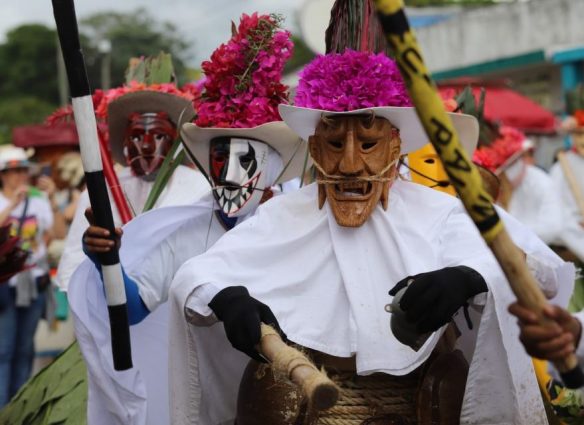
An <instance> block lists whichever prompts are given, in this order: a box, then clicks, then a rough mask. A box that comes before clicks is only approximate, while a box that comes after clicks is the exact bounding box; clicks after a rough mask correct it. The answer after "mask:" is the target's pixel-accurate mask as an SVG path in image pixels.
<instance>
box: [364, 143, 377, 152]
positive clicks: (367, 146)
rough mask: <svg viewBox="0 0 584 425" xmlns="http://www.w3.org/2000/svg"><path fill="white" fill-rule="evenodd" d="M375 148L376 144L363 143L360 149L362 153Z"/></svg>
mask: <svg viewBox="0 0 584 425" xmlns="http://www.w3.org/2000/svg"><path fill="white" fill-rule="evenodd" d="M375 146H377V142H364V143H363V144H361V148H362V149H363V150H364V151H368V150H370V149H373V148H374V147H375Z"/></svg>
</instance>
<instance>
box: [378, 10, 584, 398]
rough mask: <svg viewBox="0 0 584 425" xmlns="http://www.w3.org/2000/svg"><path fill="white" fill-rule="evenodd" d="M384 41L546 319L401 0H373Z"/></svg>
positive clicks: (524, 291) (435, 141) (457, 175)
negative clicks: (457, 128)
mask: <svg viewBox="0 0 584 425" xmlns="http://www.w3.org/2000/svg"><path fill="white" fill-rule="evenodd" d="M375 3H376V7H377V12H378V16H379V19H380V21H381V24H382V26H383V29H384V32H385V34H386V36H387V40H388V43H389V45H390V47H391V48H392V50H393V52H394V54H395V57H396V60H397V63H398V65H399V69H400V72H401V74H402V75H403V77H404V80H405V82H406V85H407V88H408V92H409V94H410V97H411V98H412V100H413V102H414V105H415V108H416V112H417V114H418V117H419V118H420V121H421V123H422V125H423V127H424V129H425V130H426V134H427V135H428V137H429V139H430V141H431V142H432V145H434V148H435V149H436V152H437V153H438V155H439V156H440V159H441V160H442V163H443V164H444V168H445V169H446V172H447V174H448V177H449V178H450V181H451V182H452V184H453V186H454V187H455V189H456V192H457V193H458V195H459V197H460V199H461V201H462V203H463V204H464V206H465V208H466V210H467V212H468V213H469V215H470V216H471V218H472V220H473V221H474V223H475V224H476V226H477V227H478V229H479V231H480V232H481V235H482V236H483V238H484V240H485V241H486V242H487V244H488V245H489V247H490V248H491V251H492V252H493V254H494V255H495V257H496V258H497V261H498V262H499V264H500V265H501V268H502V269H503V271H504V273H505V276H506V277H507V280H508V282H509V284H510V285H511V289H512V290H513V292H514V293H515V296H516V297H517V299H518V301H519V302H520V303H521V304H522V305H524V306H525V307H527V308H529V309H530V310H532V311H534V312H535V313H536V314H537V315H538V316H539V318H540V320H541V321H542V323H544V322H547V320H546V319H545V317H544V316H543V314H542V309H543V307H544V306H545V305H546V303H547V300H546V298H545V296H544V295H543V293H542V291H541V289H540V288H539V286H538V284H537V282H536V281H535V279H534V278H533V276H531V274H530V273H529V270H528V269H527V264H526V262H525V259H524V256H523V253H522V252H521V251H520V250H519V248H517V246H515V244H514V243H513V241H512V240H511V238H510V237H509V234H508V233H507V231H506V230H505V228H504V226H503V223H502V221H501V220H500V218H499V216H498V214H497V212H496V211H495V208H494V206H493V203H492V199H491V197H490V196H489V194H488V193H487V192H486V191H485V189H484V188H483V185H482V184H481V177H480V174H479V171H478V170H477V168H476V167H475V166H474V165H473V163H472V161H470V160H469V158H468V155H467V154H466V152H465V151H464V149H463V148H462V145H461V144H460V141H459V140H458V135H457V134H456V131H455V129H454V127H453V125H452V122H451V120H450V118H449V117H448V115H447V114H446V111H445V110H444V106H443V103H442V100H441V98H440V96H439V95H438V91H437V89H436V85H435V84H434V81H433V80H432V77H431V76H430V72H429V71H428V69H427V67H426V65H425V63H424V60H423V57H422V52H421V50H420V48H419V46H418V42H417V40H416V38H415V35H414V33H413V31H412V30H411V29H410V26H409V23H408V20H407V17H406V14H405V11H404V5H403V0H375ZM555 366H556V368H557V369H558V371H559V372H560V373H561V375H562V379H563V381H564V383H565V384H566V385H567V386H568V387H570V388H579V387H580V386H582V385H584V374H582V370H581V369H580V367H579V366H578V360H577V358H576V356H575V355H574V354H572V355H570V356H569V357H568V358H566V359H564V360H563V361H561V362H558V363H556V364H555Z"/></svg>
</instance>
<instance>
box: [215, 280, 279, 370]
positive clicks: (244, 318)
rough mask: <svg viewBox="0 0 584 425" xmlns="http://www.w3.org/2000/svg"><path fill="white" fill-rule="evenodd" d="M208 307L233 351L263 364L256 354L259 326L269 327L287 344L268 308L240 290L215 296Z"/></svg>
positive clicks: (231, 287) (231, 290)
mask: <svg viewBox="0 0 584 425" xmlns="http://www.w3.org/2000/svg"><path fill="white" fill-rule="evenodd" d="M209 307H210V308H211V310H213V312H214V313H215V315H216V316H217V318H218V319H219V320H221V321H223V326H224V327H225V333H226V334H227V339H228V340H229V342H230V343H231V345H232V346H233V348H235V349H237V350H239V351H242V352H244V353H245V354H247V355H248V356H250V357H251V358H252V359H254V360H257V361H258V362H263V363H265V360H264V359H263V358H262V357H261V356H260V354H259V353H258V351H257V350H256V346H257V344H259V342H260V338H261V329H260V325H261V323H262V322H263V323H265V324H266V325H270V326H272V327H273V328H274V329H275V330H276V331H277V332H278V333H279V334H280V336H281V337H282V339H283V340H284V341H286V340H287V338H286V335H285V334H284V332H282V330H281V329H280V325H279V324H278V321H277V320H276V317H275V316H274V313H272V310H270V307H268V306H267V305H265V304H263V303H261V302H259V301H258V300H256V299H255V298H253V297H252V296H250V295H249V292H248V291H247V288H245V287H243V286H230V287H228V288H225V289H223V290H222V291H220V292H218V293H217V295H215V296H214V297H213V299H212V300H211V302H210V303H209Z"/></svg>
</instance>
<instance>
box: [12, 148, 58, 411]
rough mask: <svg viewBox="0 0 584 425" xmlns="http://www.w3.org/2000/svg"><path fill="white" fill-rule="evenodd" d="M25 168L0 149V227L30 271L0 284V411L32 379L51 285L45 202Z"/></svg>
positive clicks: (22, 159) (16, 155) (22, 160)
mask: <svg viewBox="0 0 584 425" xmlns="http://www.w3.org/2000/svg"><path fill="white" fill-rule="evenodd" d="M29 167H30V163H29V161H28V157H27V155H26V152H25V151H24V150H23V149H21V148H17V147H14V146H3V147H1V148H0V180H1V181H2V192H1V193H0V224H4V223H9V224H10V225H11V229H12V230H11V233H12V235H14V236H16V237H19V238H20V241H21V242H20V247H21V249H24V250H26V251H28V252H29V253H30V255H29V258H28V260H27V264H28V265H29V267H30V268H28V269H27V270H25V271H22V272H20V273H18V274H17V275H15V276H13V277H12V278H10V279H9V280H8V282H0V407H2V406H4V405H5V404H6V403H8V401H9V400H10V398H11V397H12V396H13V395H14V394H16V392H17V391H18V389H19V388H20V387H21V386H22V384H24V383H25V382H26V380H27V379H28V378H29V376H30V374H31V370H32V362H33V359H34V343H33V337H34V334H35V331H36V328H37V324H38V322H39V320H40V318H41V316H42V315H43V313H44V310H45V303H46V296H47V289H48V288H49V287H50V284H51V281H50V278H49V274H48V273H49V267H48V263H47V243H48V241H49V239H50V234H51V227H52V226H53V213H52V209H51V206H50V204H49V202H48V200H47V199H46V197H45V196H44V195H43V194H42V193H41V192H40V191H38V190H37V189H35V188H32V187H30V186H29Z"/></svg>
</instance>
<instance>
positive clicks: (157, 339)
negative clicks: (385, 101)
mask: <svg viewBox="0 0 584 425" xmlns="http://www.w3.org/2000/svg"><path fill="white" fill-rule="evenodd" d="M269 158H270V160H269V161H268V162H267V166H266V169H265V170H264V171H265V174H266V182H274V181H276V179H277V177H278V176H279V175H280V173H281V172H282V168H283V163H282V159H281V158H280V156H279V155H278V154H277V153H276V152H275V151H273V149H271V148H270V156H269ZM187 188H188V186H187ZM218 208H219V207H218V206H217V203H216V202H215V200H214V198H213V195H212V194H210V193H209V194H208V195H207V196H205V197H203V198H202V199H200V200H198V201H197V202H195V203H194V204H192V205H185V206H175V207H164V208H158V209H156V210H153V211H150V212H147V213H145V214H143V215H141V216H139V217H137V218H135V219H134V220H132V221H131V222H129V223H128V224H127V225H126V226H125V227H124V234H123V236H122V246H121V249H120V262H121V264H122V265H123V267H124V270H125V271H126V273H127V274H128V276H130V277H131V278H132V279H133V280H134V281H135V282H136V284H137V286H138V289H139V293H140V298H141V299H142V301H144V304H145V305H146V307H147V308H148V310H149V311H151V313H150V314H149V315H148V316H147V317H146V319H145V320H144V321H142V322H140V323H138V324H136V325H134V326H131V327H130V333H131V338H132V341H131V342H132V359H133V363H134V367H133V368H132V369H131V370H128V371H124V372H117V371H114V369H113V363H112V360H111V343H110V331H109V322H108V314H107V306H106V302H105V296H104V292H103V284H102V282H101V278H100V276H99V274H98V272H97V269H96V268H95V266H94V265H93V263H92V262H91V261H89V260H85V261H84V262H83V263H82V264H81V266H80V267H79V268H78V269H77V271H76V272H75V274H74V275H73V276H72V278H71V285H70V286H69V291H68V298H69V303H70V305H71V311H72V312H73V315H74V317H75V335H76V337H77V341H78V342H79V345H80V347H81V351H82V353H83V357H84V358H85V361H86V364H87V370H88V376H89V396H88V413H87V417H88V424H89V425H144V424H148V425H168V424H170V423H171V422H170V419H169V418H170V415H169V411H168V407H169V391H168V374H167V372H168V307H167V305H166V301H167V299H168V290H169V288H170V284H171V281H172V278H173V277H174V274H175V272H176V271H177V270H178V268H179V267H180V266H181V265H182V264H183V263H184V262H185V261H186V260H188V259H190V258H192V257H195V256H197V255H199V254H201V253H203V252H205V251H206V250H207V249H208V248H209V247H211V246H212V245H213V244H214V243H215V242H216V241H217V239H219V237H221V236H222V235H223V234H224V233H225V231H226V230H225V228H224V226H223V225H222V224H221V223H220V221H219V219H218V218H217V215H216V210H217V209H218ZM254 212H255V207H254V209H253V211H251V212H250V213H249V214H247V215H245V216H242V217H238V218H237V225H239V223H241V222H243V221H244V220H246V219H247V218H248V217H250V216H252V215H253V213H254ZM223 349H224V350H228V351H232V350H229V346H227V347H223ZM234 355H235V357H236V358H244V356H243V355H240V354H239V353H237V352H234Z"/></svg>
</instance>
